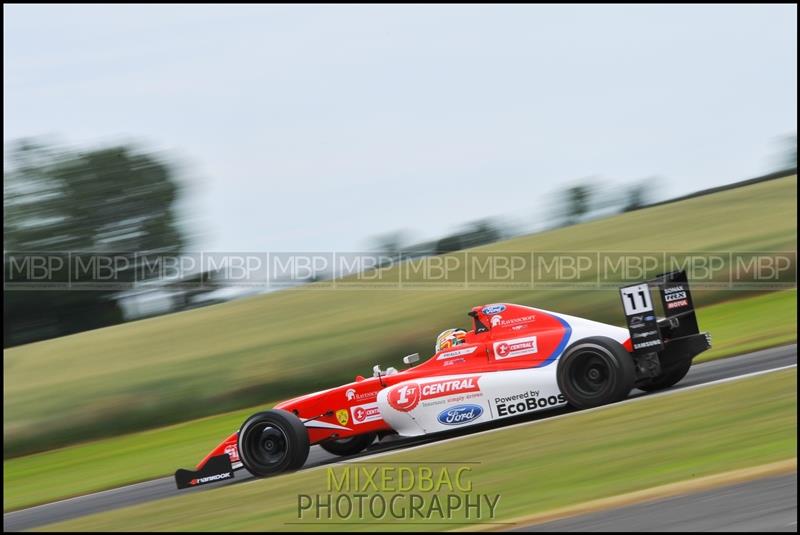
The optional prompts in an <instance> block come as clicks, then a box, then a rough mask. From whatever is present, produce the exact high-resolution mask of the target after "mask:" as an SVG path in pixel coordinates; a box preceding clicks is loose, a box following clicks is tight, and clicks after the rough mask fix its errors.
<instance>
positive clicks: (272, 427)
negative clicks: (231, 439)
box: [238, 409, 309, 477]
mask: <svg viewBox="0 0 800 535" xmlns="http://www.w3.org/2000/svg"><path fill="white" fill-rule="evenodd" d="M238 445H239V458H240V459H241V461H242V464H243V465H244V467H245V468H247V470H248V471H249V472H250V473H251V474H253V475H254V476H257V477H265V476H271V475H274V474H278V473H281V472H287V471H289V470H297V469H298V468H301V467H302V466H303V464H305V462H306V459H307V458H308V450H309V444H308V432H307V431H306V428H305V426H304V425H303V422H301V421H300V418H298V417H297V416H295V415H294V414H292V413H290V412H287V411H284V410H281V409H273V410H269V411H264V412H259V413H257V414H254V415H253V416H251V417H250V418H248V419H247V420H245V422H244V423H243V424H242V427H241V428H240V429H239V444H238Z"/></svg>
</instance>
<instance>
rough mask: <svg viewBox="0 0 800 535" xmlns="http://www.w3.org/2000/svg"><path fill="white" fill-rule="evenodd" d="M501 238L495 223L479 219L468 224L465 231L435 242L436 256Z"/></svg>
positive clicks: (490, 220) (497, 225)
mask: <svg viewBox="0 0 800 535" xmlns="http://www.w3.org/2000/svg"><path fill="white" fill-rule="evenodd" d="M501 238H502V232H501V230H500V226H499V224H498V223H497V222H495V221H494V220H492V219H480V220H478V221H473V222H472V223H470V224H469V225H468V226H467V228H466V229H465V230H462V231H461V232H456V233H455V234H451V235H449V236H445V237H444V238H441V239H440V240H438V241H437V242H436V251H435V252H436V254H437V255H439V254H446V253H452V252H453V251H460V250H461V249H468V248H470V247H478V246H479V245H486V244H488V243H494V242H496V241H498V240H500V239H501Z"/></svg>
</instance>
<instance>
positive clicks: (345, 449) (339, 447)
mask: <svg viewBox="0 0 800 535" xmlns="http://www.w3.org/2000/svg"><path fill="white" fill-rule="evenodd" d="M374 441H375V433H366V434H364V435H356V436H354V437H347V438H340V439H338V440H326V441H325V442H320V444H319V445H320V447H321V448H322V449H323V450H325V451H327V452H328V453H333V454H334V455H341V456H345V455H355V454H356V453H359V452H361V451H363V450H364V448H366V447H367V446H369V445H370V444H372V443H373V442H374Z"/></svg>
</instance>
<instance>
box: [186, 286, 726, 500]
mask: <svg viewBox="0 0 800 535" xmlns="http://www.w3.org/2000/svg"><path fill="white" fill-rule="evenodd" d="M654 289H655V290H657V291H658V293H659V294H660V297H661V299H660V301H661V307H662V309H663V312H664V315H663V317H656V310H655V308H656V307H655V306H654V304H653V300H652V295H651V290H654ZM620 294H621V298H622V304H623V308H624V310H625V317H626V320H627V329H625V328H621V327H616V326H613V325H607V324H604V323H599V322H596V321H591V320H587V319H583V318H577V317H574V316H568V315H566V314H559V313H555V312H548V311H546V310H541V309H537V308H531V307H527V306H521V305H513V304H508V303H497V304H489V305H484V306H477V307H475V308H473V309H472V310H471V311H470V312H469V316H470V317H471V318H472V329H471V330H469V331H466V332H465V333H461V335H462V337H461V339H460V340H458V343H457V345H450V346H449V347H446V348H444V349H441V350H439V351H437V352H436V353H435V354H434V355H433V356H432V357H431V358H430V359H428V360H427V361H425V362H423V363H421V364H419V365H416V366H412V367H410V368H408V369H406V370H403V371H397V370H394V369H393V368H389V369H388V370H381V369H380V368H379V367H378V366H375V368H374V370H373V371H374V374H373V377H370V378H364V377H361V376H358V377H356V379H355V381H354V382H352V383H348V384H345V385H342V386H338V387H336V388H331V389H328V390H323V391H321V392H314V393H313V394H308V395H305V396H300V397H297V398H294V399H290V400H288V401H284V402H282V403H279V404H278V405H277V406H276V407H275V408H274V409H272V410H267V411H264V412H259V413H257V414H254V415H253V416H251V417H250V418H248V419H247V420H246V421H245V422H244V423H243V424H242V426H241V428H240V429H239V430H238V431H237V432H235V433H233V434H232V435H230V436H229V437H228V438H227V439H225V440H224V441H223V442H222V443H221V444H220V445H219V446H218V447H217V448H215V449H214V450H213V451H212V452H211V453H209V454H208V456H206V458H205V459H203V460H202V461H201V462H200V463H199V464H198V465H197V468H196V470H194V471H191V470H178V471H177V472H176V473H175V481H176V484H177V486H178V488H185V487H191V486H196V485H201V484H204V483H211V482H214V481H219V480H222V479H229V478H231V477H233V472H234V470H237V469H239V468H242V467H244V468H246V469H247V470H248V471H250V472H251V473H252V474H254V475H256V476H268V475H272V474H277V473H280V472H285V471H288V470H295V469H298V468H300V467H302V466H303V464H304V463H305V461H306V458H307V457H308V452H309V447H310V446H311V445H312V444H319V445H320V446H321V447H322V448H324V449H325V450H327V451H329V452H331V453H334V454H338V455H352V454H355V453H358V452H360V451H361V450H363V449H364V448H366V447H367V446H368V445H370V444H371V443H372V442H373V441H374V440H375V438H376V436H383V435H388V434H395V433H396V434H399V435H401V436H419V435H427V434H431V433H437V432H442V431H449V430H452V429H455V428H459V427H462V428H463V427H467V426H472V425H478V424H482V423H486V422H490V421H493V420H498V419H501V418H509V417H512V416H517V415H520V414H525V413H532V412H534V411H541V410H546V409H551V408H555V407H560V406H564V405H567V404H569V405H571V406H573V407H576V408H587V407H596V406H598V405H603V404H606V403H613V402H615V401H620V400H622V399H624V398H626V397H627V396H628V394H629V393H630V391H631V390H632V389H633V388H639V389H642V390H646V391H652V390H658V389H662V388H667V387H669V386H672V385H674V384H675V383H677V382H678V381H680V380H681V379H682V378H683V377H684V376H685V375H686V373H687V372H688V370H689V367H690V366H691V364H692V359H693V358H694V357H695V356H696V355H698V354H699V353H701V352H703V351H705V350H706V349H708V348H709V347H711V344H710V337H709V335H708V333H700V332H699V329H698V326H697V319H696V317H695V312H694V306H693V304H692V298H691V294H690V293H689V286H688V282H687V280H686V274H685V272H683V271H676V272H671V273H666V274H663V275H659V276H658V277H656V278H655V279H653V280H650V281H646V282H643V283H640V284H635V285H631V286H626V287H624V288H621V289H620ZM418 358H419V356H418V355H409V356H408V357H406V358H404V359H403V360H404V362H405V363H406V364H409V365H410V364H413V363H414V362H416V360H417V359H418Z"/></svg>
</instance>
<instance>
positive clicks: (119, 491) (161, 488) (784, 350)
mask: <svg viewBox="0 0 800 535" xmlns="http://www.w3.org/2000/svg"><path fill="white" fill-rule="evenodd" d="M796 364H797V345H796V344H792V345H788V346H782V347H776V348H771V349H766V350H763V351H756V352H754V353H749V354H746V355H740V356H737V357H731V358H727V359H720V360H714V361H711V362H706V363H701V364H698V365H696V366H693V367H692V368H691V369H690V370H689V374H688V375H687V376H686V378H684V379H683V381H681V382H680V383H679V384H678V385H676V386H674V387H672V389H671V390H679V389H683V388H687V387H690V386H695V385H700V384H704V383H709V382H713V381H718V380H720V379H727V378H732V377H737V376H741V375H746V374H750V373H756V372H763V371H767V370H772V369H776V368H781V367H785V366H790V365H796ZM647 395H648V394H645V393H643V392H640V391H638V390H635V391H634V392H633V393H632V394H631V397H640V396H641V397H644V396H647ZM565 412H567V410H566V409H557V410H553V411H549V412H545V413H543V414H534V415H529V416H523V417H520V418H515V419H508V420H505V421H503V422H502V423H492V424H487V425H484V426H476V428H473V429H471V431H472V432H477V431H486V430H487V429H492V428H499V427H504V426H506V425H509V424H512V423H519V422H525V421H535V420H540V419H544V418H548V417H552V416H555V415H559V414H564V413H565ZM459 434H461V435H463V434H465V433H464V431H461V432H460V433H459ZM453 436H454V434H453V433H447V434H441V435H436V436H429V437H423V438H414V439H404V440H396V441H391V442H388V443H383V442H381V443H375V444H373V445H372V446H371V447H370V448H368V449H367V450H366V451H365V452H364V453H361V454H359V455H355V456H351V457H348V459H355V458H365V457H368V456H370V455H374V454H376V453H382V452H385V451H390V450H393V449H400V448H403V447H408V446H416V445H421V444H431V443H435V442H437V441H439V440H443V439H446V438H452V437H453ZM342 459H343V458H342V457H336V456H334V455H331V454H329V453H327V452H325V451H324V450H322V449H321V448H320V447H318V446H313V447H312V448H311V452H310V453H309V456H308V461H307V462H306V465H305V466H304V469H305V468H310V467H313V466H319V465H323V464H329V463H332V462H336V461H338V460H342ZM192 461H193V460H187V465H190V464H191V462H192ZM176 468H178V467H176ZM250 478H252V476H251V475H250V474H248V473H247V472H246V471H244V470H240V471H238V472H237V473H236V477H235V478H234V479H232V480H228V481H221V482H219V483H214V484H210V485H206V486H203V487H198V488H194V489H186V490H181V491H179V490H177V489H176V488H175V482H174V481H173V479H172V477H164V478H159V479H154V480H152V481H145V482H143V483H136V484H133V485H127V486H124V487H119V488H116V489H110V490H106V491H102V492H96V493H93V494H87V495H84V496H78V497H75V498H68V499H66V500H61V501H57V502H53V503H49V504H44V505H39V506H36V507H31V508H28V509H22V510H19V511H14V512H11V513H6V514H4V515H3V529H4V531H21V530H25V529H31V528H34V527H38V526H42V525H45V524H50V523H53V522H59V521H62V520H68V519H70V518H77V517H80V516H84V515H88V514H92V513H97V512H100V511H107V510H110V509H116V508H119V507H126V506H129V505H134V504H138V503H142V502H147V501H152V500H160V499H163V498H167V497H170V496H174V495H177V494H179V493H181V494H185V493H190V492H204V491H205V490H207V489H210V488H216V487H220V486H224V485H235V484H237V483H239V482H241V481H246V480H248V479H250ZM5 490H6V491H7V490H8V489H5ZM795 529H796V526H795Z"/></svg>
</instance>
